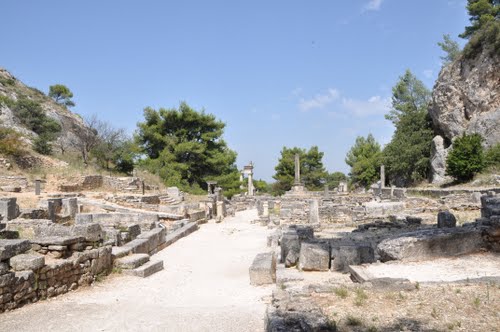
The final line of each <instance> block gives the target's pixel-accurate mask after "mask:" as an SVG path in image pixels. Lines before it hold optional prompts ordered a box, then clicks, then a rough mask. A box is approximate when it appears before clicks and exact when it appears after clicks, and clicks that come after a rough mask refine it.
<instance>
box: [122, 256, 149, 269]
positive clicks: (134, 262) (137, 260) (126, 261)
mask: <svg viewBox="0 0 500 332" xmlns="http://www.w3.org/2000/svg"><path fill="white" fill-rule="evenodd" d="M148 261H149V255H148V254H132V255H128V256H125V257H122V258H119V259H117V260H115V262H114V264H115V266H116V267H118V268H121V269H135V268H138V267H139V266H141V265H143V264H144V263H146V262H148Z"/></svg>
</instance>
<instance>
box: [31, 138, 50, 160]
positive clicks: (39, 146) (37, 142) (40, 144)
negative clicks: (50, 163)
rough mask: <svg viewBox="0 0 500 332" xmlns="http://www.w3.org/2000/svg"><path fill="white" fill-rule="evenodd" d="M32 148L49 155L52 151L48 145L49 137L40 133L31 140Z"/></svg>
mask: <svg viewBox="0 0 500 332" xmlns="http://www.w3.org/2000/svg"><path fill="white" fill-rule="evenodd" d="M33 150H35V151H36V152H38V153H40V154H44V155H50V154H51V153H52V145H50V137H47V136H46V135H40V136H38V137H37V138H35V139H34V140H33Z"/></svg>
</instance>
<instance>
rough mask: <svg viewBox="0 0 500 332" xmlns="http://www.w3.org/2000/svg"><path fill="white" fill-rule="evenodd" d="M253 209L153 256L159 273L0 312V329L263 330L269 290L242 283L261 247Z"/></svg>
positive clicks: (262, 239) (262, 230) (261, 237)
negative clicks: (161, 267)
mask: <svg viewBox="0 0 500 332" xmlns="http://www.w3.org/2000/svg"><path fill="white" fill-rule="evenodd" d="M256 217H257V213H256V211H255V210H251V211H243V212H240V213H237V215H236V217H232V218H227V219H226V220H224V222H223V223H221V224H214V223H208V224H205V225H202V226H201V228H200V230H198V231H196V232H195V233H193V234H191V235H189V236H188V237H185V238H183V239H181V240H179V241H178V242H176V243H174V244H173V245H172V246H170V247H168V248H166V249H164V250H163V251H161V252H160V253H158V254H156V255H154V256H153V257H152V259H155V260H158V259H162V260H163V261H164V265H165V270H163V271H161V272H158V273H156V274H154V275H152V276H150V277H149V278H146V279H140V278H136V277H126V276H115V277H113V276H112V277H109V278H107V279H106V280H105V281H104V282H100V283H97V284H96V285H95V286H93V287H87V288H82V289H80V290H77V291H75V292H72V293H69V294H66V295H62V296H60V297H58V298H54V299H51V300H48V301H41V302H38V303H35V304H31V305H27V306H25V307H23V308H21V309H17V310H14V311H12V312H6V313H3V314H0V331H182V332H187V331H221V332H222V331H262V330H263V327H264V323H263V318H264V312H265V308H266V303H265V301H266V299H268V298H269V296H270V295H271V292H272V287H271V286H268V287H253V286H250V284H249V277H248V268H249V266H250V264H251V262H252V260H253V258H254V257H255V255H256V254H257V253H259V252H264V251H266V250H267V248H266V235H267V234H268V232H269V231H268V230H267V229H266V228H264V227H261V226H258V225H256V224H250V220H252V219H255V218H256Z"/></svg>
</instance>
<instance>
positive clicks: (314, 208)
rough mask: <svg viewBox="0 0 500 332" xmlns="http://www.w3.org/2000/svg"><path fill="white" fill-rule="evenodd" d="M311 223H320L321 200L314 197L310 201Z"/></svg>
mask: <svg viewBox="0 0 500 332" xmlns="http://www.w3.org/2000/svg"><path fill="white" fill-rule="evenodd" d="M309 223H310V224H319V202H318V200H317V199H312V200H311V201H310V202H309Z"/></svg>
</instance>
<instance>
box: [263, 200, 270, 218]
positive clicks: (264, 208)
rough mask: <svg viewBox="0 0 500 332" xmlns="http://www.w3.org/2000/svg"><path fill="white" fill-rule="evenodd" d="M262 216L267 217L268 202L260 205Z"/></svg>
mask: <svg viewBox="0 0 500 332" xmlns="http://www.w3.org/2000/svg"><path fill="white" fill-rule="evenodd" d="M262 216H263V217H269V202H268V201H265V202H263V203H262Z"/></svg>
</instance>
